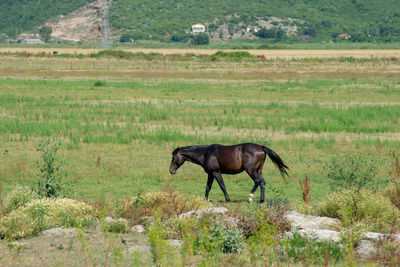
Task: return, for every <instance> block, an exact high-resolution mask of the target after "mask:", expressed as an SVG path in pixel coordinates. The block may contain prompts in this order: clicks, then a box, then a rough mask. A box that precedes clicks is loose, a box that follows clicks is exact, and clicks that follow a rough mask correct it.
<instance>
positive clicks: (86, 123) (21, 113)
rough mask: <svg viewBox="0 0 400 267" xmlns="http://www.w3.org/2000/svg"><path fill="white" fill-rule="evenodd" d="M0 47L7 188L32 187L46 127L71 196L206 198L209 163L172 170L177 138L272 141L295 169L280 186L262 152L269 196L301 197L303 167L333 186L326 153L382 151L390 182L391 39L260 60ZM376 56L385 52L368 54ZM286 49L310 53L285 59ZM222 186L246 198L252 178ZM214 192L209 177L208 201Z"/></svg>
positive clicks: (1, 160) (317, 193) (395, 62)
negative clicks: (369, 46)
mask: <svg viewBox="0 0 400 267" xmlns="http://www.w3.org/2000/svg"><path fill="white" fill-rule="evenodd" d="M1 51H2V52H3V54H2V55H1V56H0V60H1V62H2V64H1V66H0V88H1V89H0V144H1V145H0V147H1V151H0V152H1V154H0V179H1V181H2V183H3V186H4V191H5V193H7V192H8V191H9V190H10V189H11V188H12V187H13V186H14V185H15V184H16V183H21V184H26V185H31V186H35V185H36V183H37V179H38V178H37V176H36V175H37V173H38V169H37V167H36V161H37V159H38V153H37V152H36V146H37V144H38V142H39V140H40V138H42V137H45V136H51V137H59V138H61V139H62V140H63V149H62V153H63V154H64V156H65V159H66V160H67V166H66V168H67V170H68V178H67V181H66V183H67V184H68V187H69V188H70V189H71V194H73V195H74V197H76V198H85V199H101V198H105V199H123V198H124V197H126V196H132V195H136V194H138V193H139V192H147V191H150V190H156V189H159V188H162V187H163V186H166V185H168V186H172V187H174V188H177V189H178V190H180V191H182V192H183V193H184V194H186V195H199V196H203V194H204V190H205V184H206V174H205V173H204V171H203V170H202V169H201V168H200V167H198V166H195V165H191V164H190V163H187V164H185V165H184V166H183V167H182V168H181V169H180V170H179V171H178V173H177V175H175V176H170V174H169V173H168V166H169V163H170V159H171V152H172V150H173V149H174V148H176V147H179V146H186V145H194V144H199V145H200V144H211V143H222V144H227V145H228V144H235V143H241V142H256V143H260V144H265V145H268V146H269V147H270V148H272V149H273V150H275V151H276V152H277V153H278V154H279V155H280V156H281V157H282V158H283V159H284V161H285V162H287V164H288V165H289V167H290V174H291V178H290V179H289V181H288V183H284V182H283V180H282V179H281V178H280V176H279V174H278V172H277V170H276V169H275V167H274V166H273V165H272V164H271V162H270V161H269V160H268V159H267V162H266V164H265V166H264V176H265V177H266V180H267V181H266V182H267V186H266V188H267V189H266V193H267V198H268V197H270V198H271V197H273V196H275V195H280V196H284V197H287V198H288V199H289V200H290V201H291V202H295V201H300V200H301V190H300V188H299V185H298V181H297V180H298V178H302V177H304V175H305V174H306V173H307V174H308V175H309V177H310V178H311V195H312V198H311V200H312V201H313V202H316V201H319V200H321V199H323V198H324V196H325V195H326V194H327V193H328V192H329V191H330V190H331V189H330V187H329V186H328V183H327V179H326V173H325V169H326V166H327V164H328V163H329V161H330V159H331V158H332V157H333V156H336V155H349V154H363V155H364V154H365V155H370V156H371V157H374V158H376V159H378V162H379V166H378V173H379V175H378V176H379V178H380V179H386V178H387V177H388V173H387V170H388V168H389V166H390V164H391V160H392V155H393V153H399V145H400V131H399V124H400V119H399V118H400V108H399V106H400V82H399V81H400V80H399V76H400V72H399V70H400V61H399V59H398V57H399V51H398V50H397V51H392V50H384V51H368V50H364V51H361V52H354V51H352V52H347V51H339V52H338V51H329V53H328V52H327V51H323V52H321V51H258V52H260V53H268V54H265V56H266V57H267V58H281V59H279V60H277V59H271V60H266V61H263V60H259V59H257V58H242V59H239V60H228V59H226V58H221V59H217V60H215V61H206V60H201V59H191V60H186V59H179V57H178V59H175V60H174V58H173V57H168V58H167V60H165V58H164V59H163V58H162V57H161V58H154V59H150V60H149V59H146V60H145V59H116V58H112V57H107V58H89V57H81V58H77V57H71V58H65V57H52V56H39V57H38V56H34V55H30V56H28V57H26V56H21V55H18V54H10V53H4V52H5V50H4V49H2V50H1ZM7 51H11V50H7ZM51 51H52V50H51V49H49V50H48V51H46V53H45V54H50V52H51ZM14 52H15V51H14ZM29 52H30V53H37V51H31V50H30V51H29ZM69 52H72V53H81V52H76V51H75V52H73V51H72V50H71V51H69ZM157 52H165V51H161V50H160V51H157ZM184 52H185V53H189V52H188V51H186V50H185V51H184ZM213 52H215V51H207V53H213ZM331 52H332V53H331ZM62 53H64V51H62ZM190 53H201V52H199V50H193V51H192V50H191V51H190ZM348 53H353V54H351V55H352V56H353V57H352V58H347V56H349V54H348ZM372 54H373V55H375V56H374V57H375V58H376V57H379V56H383V57H382V58H376V59H375V60H374V59H372V60H371V55H372ZM294 57H304V58H306V59H304V60H290V61H288V60H284V59H283V58H292V59H293V58H294ZM315 57H317V58H325V59H312V58H315ZM356 57H357V58H359V59H358V60H354V58H356ZM225 184H226V186H227V189H228V192H229V193H230V196H231V199H232V200H233V202H234V204H232V205H236V204H235V203H240V205H246V204H245V203H246V199H247V195H248V192H249V191H250V189H251V187H252V181H251V180H250V178H249V177H247V175H246V174H240V175H236V176H226V177H225ZM257 197H258V192H257ZM223 199H224V198H223V194H222V192H221V191H220V189H219V188H218V185H214V188H213V190H212V191H211V193H210V200H211V201H212V202H221V203H223Z"/></svg>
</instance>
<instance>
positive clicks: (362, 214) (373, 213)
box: [318, 189, 400, 232]
mask: <svg viewBox="0 0 400 267" xmlns="http://www.w3.org/2000/svg"><path fill="white" fill-rule="evenodd" d="M318 213H319V215H322V216H329V217H333V218H338V219H341V220H342V222H343V225H344V226H351V227H354V226H358V227H361V228H362V229H363V230H364V231H378V232H386V231H392V230H393V226H398V225H399V216H400V212H399V210H397V209H396V207H395V206H393V205H392V203H391V202H390V200H389V199H387V198H385V197H384V196H383V195H380V194H377V193H376V192H372V191H369V190H367V189H361V190H360V191H355V190H348V189H345V190H343V191H340V192H334V193H332V194H330V195H328V197H327V199H326V200H325V201H323V202H322V203H321V204H320V205H319V207H318Z"/></svg>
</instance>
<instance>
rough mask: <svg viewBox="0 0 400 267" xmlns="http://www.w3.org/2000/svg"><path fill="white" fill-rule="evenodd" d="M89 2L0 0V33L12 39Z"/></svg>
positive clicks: (80, 0)
mask: <svg viewBox="0 0 400 267" xmlns="http://www.w3.org/2000/svg"><path fill="white" fill-rule="evenodd" d="M89 2H91V1H90V0H1V1H0V33H5V34H7V35H8V36H9V37H11V38H14V37H16V35H18V34H20V33H22V32H24V31H32V30H34V29H35V27H37V26H39V25H41V24H43V23H45V22H47V21H48V20H49V19H50V18H52V17H55V16H57V15H67V14H68V13H70V12H72V11H74V10H76V9H78V8H80V7H82V6H83V5H85V4H88V3H89Z"/></svg>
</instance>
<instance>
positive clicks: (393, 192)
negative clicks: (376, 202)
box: [386, 156, 400, 210]
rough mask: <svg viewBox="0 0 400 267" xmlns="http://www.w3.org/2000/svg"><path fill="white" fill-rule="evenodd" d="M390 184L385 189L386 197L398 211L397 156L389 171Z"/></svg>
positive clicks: (399, 165)
mask: <svg viewBox="0 0 400 267" xmlns="http://www.w3.org/2000/svg"><path fill="white" fill-rule="evenodd" d="M389 173H390V177H391V179H390V183H389V186H388V187H387V188H386V196H387V197H388V198H389V199H390V201H391V202H392V204H393V205H395V206H396V207H397V208H398V209H399V210H400V161H399V156H397V157H396V159H395V161H394V162H393V167H392V169H390V171H389Z"/></svg>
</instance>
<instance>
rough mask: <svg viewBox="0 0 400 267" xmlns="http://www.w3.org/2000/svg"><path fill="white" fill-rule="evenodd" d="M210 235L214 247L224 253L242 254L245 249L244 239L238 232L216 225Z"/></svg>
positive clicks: (219, 224)
mask: <svg viewBox="0 0 400 267" xmlns="http://www.w3.org/2000/svg"><path fill="white" fill-rule="evenodd" d="M210 234H211V235H210V240H211V242H212V243H214V247H215V248H216V249H217V250H218V251H221V252H222V253H240V251H241V250H242V249H243V242H242V241H243V239H242V237H241V235H240V232H239V231H238V230H232V229H229V228H227V227H225V226H224V225H223V224H221V223H215V224H214V227H213V228H212V229H211V231H210Z"/></svg>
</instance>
